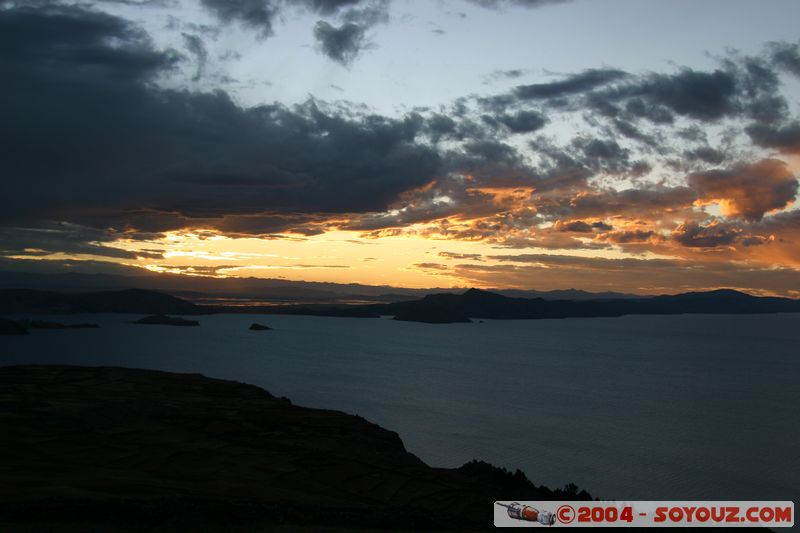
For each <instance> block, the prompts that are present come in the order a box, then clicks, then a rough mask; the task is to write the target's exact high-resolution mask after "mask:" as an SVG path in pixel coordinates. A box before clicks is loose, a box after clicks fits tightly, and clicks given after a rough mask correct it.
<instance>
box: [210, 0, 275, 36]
mask: <svg viewBox="0 0 800 533" xmlns="http://www.w3.org/2000/svg"><path fill="white" fill-rule="evenodd" d="M200 3H201V4H202V5H203V6H204V7H205V8H206V9H208V10H209V11H210V12H211V13H213V14H214V15H215V16H216V17H218V18H219V19H220V21H222V22H225V23H229V22H238V23H240V24H242V25H244V26H247V27H251V28H255V29H258V30H259V31H260V33H261V34H262V35H263V36H265V37H267V36H269V35H272V25H273V21H274V19H275V17H276V16H277V15H278V13H279V11H280V6H279V2H278V1H277V0H200Z"/></svg>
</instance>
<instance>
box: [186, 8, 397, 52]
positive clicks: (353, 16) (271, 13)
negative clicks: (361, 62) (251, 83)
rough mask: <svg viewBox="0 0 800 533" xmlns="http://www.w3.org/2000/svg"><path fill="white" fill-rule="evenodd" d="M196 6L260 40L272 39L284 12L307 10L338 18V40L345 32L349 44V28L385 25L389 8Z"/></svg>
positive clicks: (351, 34) (352, 29)
mask: <svg viewBox="0 0 800 533" xmlns="http://www.w3.org/2000/svg"><path fill="white" fill-rule="evenodd" d="M200 3H201V4H202V5H203V6H204V7H205V8H206V9H207V10H208V11H209V12H211V13H212V14H213V15H214V16H216V17H217V18H218V19H219V20H220V21H221V22H223V23H231V22H238V23H239V24H242V25H243V26H245V27H249V28H253V29H257V30H259V32H260V33H261V35H262V36H263V37H269V36H270V35H272V33H273V30H274V24H275V20H276V19H277V18H278V17H279V16H280V15H281V14H282V13H283V11H284V10H286V9H288V8H295V9H297V8H299V9H307V10H309V11H311V12H313V13H317V14H319V15H322V16H326V17H329V16H340V17H341V18H342V19H343V20H344V21H345V23H346V24H345V25H344V26H342V27H341V28H339V31H340V34H339V39H340V40H342V39H344V35H345V34H344V33H343V31H346V32H347V33H348V34H349V35H350V40H351V41H352V40H353V39H354V37H353V36H354V28H353V27H351V26H349V24H354V25H355V26H356V27H358V28H361V30H364V29H365V28H367V27H370V26H372V25H374V24H377V23H378V22H385V21H386V20H388V7H389V0H200ZM329 42H330V41H329Z"/></svg>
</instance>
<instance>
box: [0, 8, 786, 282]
mask: <svg viewBox="0 0 800 533" xmlns="http://www.w3.org/2000/svg"><path fill="white" fill-rule="evenodd" d="M200 2H201V4H202V6H204V8H205V9H207V10H208V11H209V12H210V13H212V14H214V16H216V17H218V18H219V19H220V20H222V21H226V22H233V23H236V24H241V25H244V26H247V27H250V28H253V29H256V30H257V32H258V33H259V34H260V35H261V37H268V36H269V35H270V34H271V32H272V31H273V25H274V23H275V20H276V17H278V16H279V13H281V12H282V10H285V9H287V8H292V9H303V10H307V11H308V12H311V13H314V14H315V16H320V17H329V19H330V20H331V21H332V22H328V21H326V20H320V21H319V22H318V23H317V25H316V27H315V29H314V35H315V37H316V39H317V42H318V46H319V48H320V51H321V52H322V53H324V54H325V55H326V56H328V57H329V58H331V59H332V60H334V61H336V62H338V63H340V64H342V65H350V64H351V63H352V61H353V60H354V59H355V58H356V57H357V56H358V54H360V53H361V51H362V50H363V49H364V47H365V46H368V44H369V39H368V38H367V34H366V31H367V30H368V29H369V28H371V27H374V25H375V24H378V23H385V22H387V21H388V18H387V17H388V15H387V13H388V11H387V9H388V8H387V6H388V3H387V2H376V1H370V2H365V1H357V0H330V1H323V0H302V1H300V0H297V1H289V0H284V1H265V0H237V1H236V2H222V1H217V0H200ZM548 3H555V2H521V1H517V2H495V1H492V2H484V1H479V2H478V4H480V5H482V6H484V7H488V8H502V7H504V6H511V5H515V4H518V5H525V6H528V7H539V6H542V5H544V4H548ZM183 45H184V47H185V48H186V49H187V50H188V51H189V52H190V54H191V55H192V57H193V59H194V61H195V62H196V64H197V70H196V72H195V73H194V75H193V76H194V77H195V79H198V78H200V77H201V76H202V74H203V69H204V68H205V64H206V61H207V59H208V55H209V54H208V51H207V49H206V47H205V46H204V43H203V41H202V39H201V38H200V37H198V36H197V35H194V34H188V33H184V34H183ZM186 61H187V58H186V57H184V56H182V55H181V54H180V53H178V52H176V51H175V50H171V49H163V48H159V47H157V46H156V45H155V44H154V43H153V41H152V39H151V38H150V36H148V35H147V34H146V33H145V32H144V31H143V30H142V29H141V28H140V27H138V26H137V25H136V24H134V23H132V22H130V21H127V20H125V19H122V18H119V17H116V16H112V15H110V14H107V13H105V12H103V11H102V10H100V9H98V8H90V7H85V6H80V5H61V4H59V3H51V2H47V3H41V4H40V3H36V4H22V5H16V4H14V5H8V6H6V7H3V8H0V75H1V76H2V79H3V80H4V82H3V89H2V91H3V98H2V99H0V161H2V164H3V176H4V177H3V185H4V192H5V194H4V197H5V198H6V199H7V200H6V202H4V205H3V209H2V210H1V211H0V226H1V228H0V229H2V232H3V233H2V234H3V246H2V254H3V255H4V256H6V257H9V256H14V257H19V256H26V255H27V256H31V257H34V256H37V254H38V255H44V254H48V253H62V254H73V255H90V256H93V257H109V258H117V259H126V258H127V259H130V258H133V259H135V258H136V257H152V258H157V257H159V254H161V253H162V251H159V250H145V249H143V251H142V252H140V253H138V254H137V253H134V252H123V251H120V250H119V249H116V248H113V247H109V246H108V245H109V244H111V243H113V242H114V241H115V240H117V239H121V238H125V239H133V240H137V239H138V240H141V241H145V240H148V239H153V238H157V237H158V236H160V235H162V234H163V233H164V232H168V231H174V230H185V229H199V230H207V231H213V232H217V233H219V234H223V235H229V236H234V237H236V236H261V237H264V238H274V237H275V236H276V234H292V235H295V236H297V235H305V236H309V235H317V234H321V233H324V232H327V231H331V230H349V231H355V232H359V233H360V234H361V235H362V236H363V237H364V238H367V239H380V238H382V237H388V236H407V237H416V238H425V239H431V240H450V239H452V240H461V241H470V242H481V243H485V244H486V245H487V246H493V247H497V248H505V249H508V250H520V249H526V248H538V249H550V250H556V251H561V252H564V251H567V250H569V251H578V250H582V251H594V252H596V253H598V254H602V253H606V254H608V253H612V252H613V253H614V254H631V255H634V256H635V257H637V259H635V261H634V262H632V263H603V262H602V261H600V260H598V261H599V262H595V263H593V264H594V265H599V266H597V268H600V267H601V266H602V265H606V267H605V268H608V269H610V270H615V269H616V268H617V267H618V265H628V267H630V268H634V267H635V268H637V269H638V268H640V267H642V268H644V266H643V265H645V264H648V265H650V266H651V267H653V268H654V269H659V268H661V266H660V265H661V263H657V262H654V261H657V259H654V257H658V258H660V259H659V260H661V259H663V258H669V259H668V262H667V263H665V264H664V265H666V266H665V267H664V268H667V267H669V268H673V269H674V272H683V271H685V265H686V264H687V263H685V262H690V263H691V264H694V265H702V266H703V268H708V269H712V267H713V269H716V270H714V271H720V269H722V270H725V271H726V272H729V271H730V272H734V271H736V268H737V267H736V265H744V266H741V267H738V268H740V271H741V272H745V271H746V272H749V273H752V271H753V269H770V268H773V269H774V268H783V269H795V268H800V257H798V251H797V250H798V249H800V245H799V244H798V243H799V242H800V241H798V239H799V238H800V228H799V224H800V217H798V216H797V213H798V211H797V209H796V207H794V202H795V199H796V197H797V192H798V181H797V175H796V167H792V166H791V164H790V159H787V158H788V157H790V156H796V155H798V154H800V119H798V117H796V116H793V114H792V104H791V102H790V101H788V100H787V98H786V96H785V92H784V89H783V88H784V83H785V82H784V80H785V79H788V78H792V77H794V76H798V75H800V54H798V47H797V46H796V45H794V44H792V43H771V44H768V45H767V46H766V47H765V48H764V50H763V53H762V54H761V55H760V56H758V57H747V56H741V55H736V54H731V55H727V56H725V57H723V58H721V59H719V60H718V65H717V66H716V67H714V68H712V69H709V70H707V71H700V70H693V69H690V68H681V67H678V68H676V69H675V70H674V71H672V72H643V73H632V72H625V71H622V70H619V69H614V68H598V69H589V70H585V71H582V72H577V73H573V74H567V75H564V76H561V77H560V78H559V79H555V80H553V81H549V82H540V83H535V84H519V85H517V86H516V87H513V88H511V89H508V90H505V91H502V92H499V93H495V94H488V95H472V96H465V97H463V98H461V99H459V100H457V101H455V102H453V103H452V104H451V105H449V106H445V107H443V108H441V109H436V110H432V109H419V110H414V111H409V112H406V113H405V114H401V115H398V116H393V117H389V116H381V115H378V114H375V113H371V112H370V111H369V110H365V109H364V108H362V107H360V106H358V105H357V104H355V103H348V102H338V103H330V102H322V101H318V100H315V99H314V98H313V97H312V98H309V99H308V101H307V102H305V103H304V104H302V105H298V106H286V105H282V104H280V103H273V104H269V105H261V106H257V107H251V108H244V107H242V106H241V105H239V104H237V103H236V101H235V99H234V98H233V97H232V96H231V95H229V94H228V93H226V92H224V91H222V90H216V91H199V90H190V89H188V88H176V87H175V85H174V84H166V83H163V81H164V79H166V78H168V77H169V76H172V75H174V73H175V72H176V70H177V69H179V67H180V66H181V65H183V64H184V63H185V62H186ZM509 79H511V80H515V79H517V77H515V76H512V77H510V78H509ZM576 123H577V124H578V126H577V127H567V126H569V125H570V124H573V125H574V124H576ZM447 253H449V254H450V255H441V256H440V257H439V259H440V260H441V261H444V262H437V263H432V262H429V261H428V262H425V263H422V262H420V263H419V268H420V269H422V270H426V269H427V270H430V271H436V272H438V273H442V272H445V273H446V274H447V275H454V276H461V278H460V279H464V280H479V279H487V278H486V276H490V275H497V276H506V277H507V278H508V279H512V278H513V279H516V276H521V275H523V274H524V273H528V274H531V265H530V264H528V263H529V261H523V260H522V259H520V260H517V261H511V260H508V261H507V260H506V259H504V258H502V256H501V255H496V256H491V257H490V256H476V255H475V254H460V255H459V254H456V253H451V252H447ZM148 254H149V255H148ZM528 256H529V257H530V258H532V257H534V256H533V255H530V254H528ZM517 257H521V256H517ZM537 257H538V256H537ZM539 259H541V258H539ZM454 260H461V261H472V263H460V264H459V265H458V266H454V265H453V264H452V261H454ZM542 261H544V260H542ZM563 261H564V265H568V266H569V268H576V269H578V268H588V267H585V265H583V264H575V263H569V262H568V261H567V260H566V259H565V260H563ZM638 261H642V262H641V263H640V262H638ZM477 263H480V264H477ZM490 263H493V264H490ZM507 263H515V264H512V265H509V264H507ZM516 263H522V264H516ZM546 263H547V264H549V265H553V264H554V260H553V259H552V256H551V258H550V259H548V260H547V261H546ZM537 264H539V263H537ZM434 265H436V266H434ZM537 268H540V267H537ZM592 268H595V267H592ZM727 269H730V270H727ZM709 271H710V270H709ZM658 272H661V270H658ZM437 275H438V274H437ZM531 275H532V274H531ZM748 275H749V274H748ZM789 277H791V276H789ZM787 279H788V278H787ZM509 283H510V282H509ZM515 283H516V282H515Z"/></svg>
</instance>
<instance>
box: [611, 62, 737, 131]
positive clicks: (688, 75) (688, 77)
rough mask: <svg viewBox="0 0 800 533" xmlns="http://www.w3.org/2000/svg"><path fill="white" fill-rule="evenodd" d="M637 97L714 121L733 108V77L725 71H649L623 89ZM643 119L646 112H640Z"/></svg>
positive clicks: (734, 82)
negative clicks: (661, 72)
mask: <svg viewBox="0 0 800 533" xmlns="http://www.w3.org/2000/svg"><path fill="white" fill-rule="evenodd" d="M623 91H625V92H628V93H630V94H631V95H632V96H641V97H642V98H644V100H645V102H646V103H647V104H650V105H653V104H654V105H656V106H664V107H665V108H668V109H670V110H671V111H673V112H674V113H676V114H678V115H684V116H689V117H692V118H694V119H698V120H717V119H719V118H722V117H723V116H725V115H727V114H730V113H732V112H733V111H734V110H735V96H736V79H735V78H734V76H733V75H732V74H730V73H728V72H724V71H722V70H715V71H714V72H698V71H694V70H691V69H685V70H683V71H681V72H679V73H678V74H672V75H667V74H651V75H650V76H648V77H646V78H645V80H643V81H642V82H640V83H639V84H638V85H633V86H630V87H627V88H626V89H623ZM643 116H645V117H647V118H650V117H648V116H647V115H646V114H645V115H643Z"/></svg>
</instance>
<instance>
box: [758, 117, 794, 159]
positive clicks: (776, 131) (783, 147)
mask: <svg viewBox="0 0 800 533" xmlns="http://www.w3.org/2000/svg"><path fill="white" fill-rule="evenodd" d="M746 131H747V134H748V135H749V136H750V138H751V139H752V140H753V142H754V143H756V144H757V145H759V146H763V147H764V148H775V149H777V150H778V151H780V152H783V153H787V154H800V121H794V122H790V123H788V124H785V125H772V124H770V125H767V124H753V125H751V126H748V127H747V128H746Z"/></svg>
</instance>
